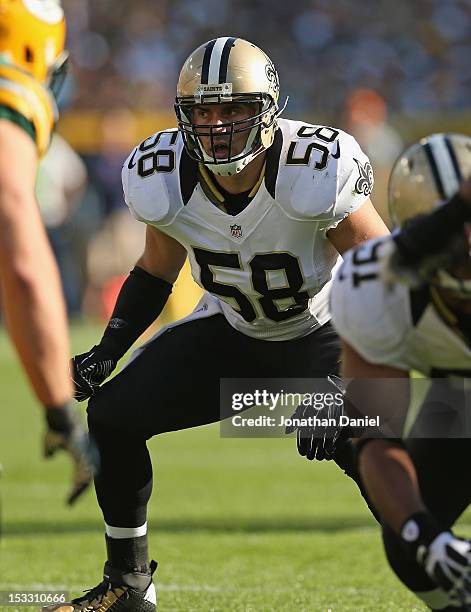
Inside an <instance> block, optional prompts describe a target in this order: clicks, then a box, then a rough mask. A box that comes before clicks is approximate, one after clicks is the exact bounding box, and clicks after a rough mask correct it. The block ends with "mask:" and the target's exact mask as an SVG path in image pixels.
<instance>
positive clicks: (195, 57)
mask: <svg viewBox="0 0 471 612" xmlns="http://www.w3.org/2000/svg"><path fill="white" fill-rule="evenodd" d="M279 94H280V84H279V80H278V74H277V72H276V69H275V66H274V65H273V62H272V61H271V59H270V58H269V57H268V56H267V55H266V54H265V53H264V52H263V51H262V50H261V49H259V48H258V47H256V46H255V45H254V44H252V43H250V42H248V41H246V40H243V39H242V38H234V37H221V38H216V39H214V40H210V41H209V42H206V43H204V44H203V45H201V46H200V47H198V48H197V49H196V50H195V51H193V53H191V55H190V56H189V57H188V59H187V60H186V61H185V63H184V64H183V68H182V70H181V73H180V77H179V79H178V85H177V96H176V99H175V112H176V115H177V119H178V127H179V129H180V131H181V133H182V135H183V139H184V142H185V147H186V150H187V152H188V154H189V155H190V157H192V158H193V159H195V160H197V161H199V162H200V163H203V164H205V165H206V166H207V167H208V168H209V169H210V170H211V171H212V172H214V173H215V174H219V175H225V176H230V175H233V174H237V173H238V172H240V171H241V170H242V169H243V168H244V167H245V166H246V165H247V164H248V163H249V162H250V161H252V159H254V157H256V156H257V155H259V154H260V153H262V152H263V151H265V150H266V149H268V147H270V146H271V144H272V142H273V138H274V134H275V130H276V127H277V124H276V119H277V117H278V116H279V115H280V113H281V112H282V110H283V109H281V110H280V109H279V108H278V98H279ZM225 102H233V103H234V102H237V103H247V104H253V103H257V104H258V108H259V111H258V112H257V113H256V114H255V115H254V116H253V117H251V118H250V121H249V122H248V121H247V120H244V121H232V122H230V123H224V124H222V125H219V126H218V128H219V129H220V128H227V136H228V138H229V142H230V143H232V138H233V136H234V134H236V133H240V132H248V135H247V141H246V144H245V147H244V149H243V150H242V151H241V152H240V153H238V154H237V155H232V153H231V146H229V153H228V157H225V158H222V159H221V158H218V157H217V156H216V152H215V150H214V141H213V137H214V135H215V132H214V131H213V130H214V126H209V125H201V124H199V125H197V124H195V123H194V121H193V116H192V115H193V113H192V109H193V107H194V106H195V105H196V104H198V105H201V104H222V103H225ZM285 106H286V105H285ZM196 128H198V129H196ZM202 131H203V132H204V134H203V133H202ZM201 135H205V136H209V137H210V140H211V143H212V147H211V148H212V153H211V154H209V153H208V152H207V151H206V150H205V149H204V147H203V146H202V143H201V139H200V138H199V136H201Z"/></svg>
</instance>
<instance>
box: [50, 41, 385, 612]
mask: <svg viewBox="0 0 471 612" xmlns="http://www.w3.org/2000/svg"><path fill="white" fill-rule="evenodd" d="M278 98H279V82H278V75H277V72H276V70H275V67H274V65H273V63H272V62H271V60H270V59H269V58H268V57H267V56H266V55H265V53H264V52H263V51H262V50H261V49H258V48H257V47H256V46H255V45H253V44H251V43H249V42H247V41H244V40H241V39H240V38H231V37H221V38H217V39H215V40H212V41H210V42H208V43H205V44H204V45H202V46H201V47H199V48H198V49H196V50H195V51H194V52H193V53H192V54H191V55H190V57H189V58H188V60H187V61H186V62H185V64H184V66H183V69H182V71H181V74H180V79H179V81H178V91H177V98H176V104H175V109H176V113H177V118H178V123H179V129H178V130H176V129H170V130H166V131H164V132H159V133H157V134H154V135H153V136H151V137H150V138H148V139H146V140H145V141H144V142H142V143H141V144H140V145H139V146H137V147H136V148H135V149H134V150H133V151H132V153H131V155H130V156H129V158H128V159H127V160H126V162H125V164H124V169H123V186H124V193H125V198H126V202H127V203H128V205H129V207H130V209H131V211H132V213H133V215H134V216H135V217H136V218H137V219H138V220H140V221H143V222H144V223H146V224H147V239H146V246H145V250H144V254H143V255H142V257H141V258H140V259H139V261H138V263H137V266H136V268H135V269H134V270H133V271H132V273H131V274H130V276H129V278H128V279H127V280H126V282H125V284H124V286H123V288H122V290H121V293H120V295H119V297H118V300H117V303H116V307H115V311H114V313H113V316H112V319H111V321H110V323H109V325H108V327H107V329H106V331H105V334H104V336H103V339H102V340H101V342H100V343H99V344H98V345H97V346H95V347H94V348H93V349H92V350H91V351H89V352H88V353H85V354H83V355H79V356H78V357H76V358H75V360H74V371H75V382H76V387H77V393H78V395H79V396H80V398H81V399H85V398H87V397H91V400H90V402H89V405H88V413H89V426H90V431H91V433H92V435H93V436H94V438H95V439H96V441H97V444H98V447H99V450H100V458H101V472H100V474H99V476H98V478H96V481H95V483H96V490H97V496H98V501H99V504H100V507H101V509H102V511H103V514H104V519H105V523H106V525H105V529H106V542H107V550H108V559H107V562H106V565H105V575H104V580H103V582H102V583H101V584H100V585H99V586H98V587H97V588H96V589H93V590H92V591H91V592H89V593H88V594H87V595H85V596H83V597H80V598H78V599H76V600H75V601H74V602H73V603H72V604H70V605H69V606H65V607H63V608H59V609H62V610H66V611H70V610H74V611H79V610H87V611H92V610H100V611H102V610H110V611H111V612H114V611H115V610H116V611H117V610H136V611H137V610H139V611H141V612H147V611H148V612H152V611H153V610H155V592H154V587H153V585H152V584H151V581H152V576H151V575H152V571H153V569H154V566H153V565H152V564H150V563H149V556H148V550H147V523H146V508H147V502H148V500H149V498H150V495H151V490H152V466H151V460H150V457H149V453H148V450H147V447H146V440H147V439H149V438H150V437H152V436H154V435H156V434H159V433H163V432H167V431H175V430H180V429H184V428H188V427H195V426H198V425H204V424H207V423H212V422H216V421H219V420H220V419H221V418H222V417H224V414H225V413H224V411H223V413H222V414H221V412H220V402H219V382H220V379H221V378H225V377H227V378H253V377H254V376H256V377H266V378H282V377H318V378H326V377H327V376H328V375H329V374H331V373H336V372H337V370H338V359H339V352H340V350H339V349H340V347H339V343H338V339H337V336H336V334H335V332H334V331H333V329H332V327H331V325H330V323H329V319H330V314H329V311H328V292H329V286H330V280H331V276H332V270H333V268H334V266H335V265H336V263H337V262H338V261H339V257H340V256H339V253H340V252H343V251H345V250H346V249H348V248H351V247H353V246H354V245H356V244H358V243H360V242H361V241H362V240H365V239H367V238H370V237H373V236H380V235H384V234H386V233H387V229H386V227H385V225H384V224H383V222H382V221H381V219H380V218H379V216H378V214H377V213H376V211H375V210H374V208H373V206H372V204H371V202H370V200H369V195H370V192H371V189H372V170H371V165H370V163H369V161H368V159H367V158H366V157H365V155H364V154H363V152H362V151H361V150H360V148H359V146H358V144H357V143H356V141H355V140H354V139H353V138H352V137H351V136H349V135H348V134H345V133H344V132H342V131H340V130H337V129H335V128H332V127H325V126H314V125H308V124H305V123H303V122H301V121H289V120H285V119H281V118H279V115H280V113H281V110H282V109H280V108H279V107H278ZM187 256H188V257H189V259H190V263H191V268H192V273H193V277H194V279H195V280H196V282H197V283H198V284H199V285H200V286H201V287H203V288H204V289H205V290H206V294H205V296H204V297H203V299H202V301H201V303H200V305H199V306H198V307H197V308H196V310H195V311H194V313H193V314H192V315H190V316H189V317H187V318H186V319H184V320H183V321H179V322H178V323H177V324H175V325H171V326H170V327H168V328H166V329H164V330H163V331H162V332H161V333H159V334H158V335H157V336H155V337H154V338H153V339H152V340H151V341H150V342H148V343H147V344H146V345H144V347H142V349H140V351H138V352H137V354H136V355H135V357H134V359H133V360H132V361H131V362H130V363H129V365H128V366H127V367H126V368H124V370H123V371H122V372H120V373H119V374H118V375H117V376H116V377H115V378H113V379H112V380H111V381H109V382H108V383H106V384H105V385H103V386H102V387H100V385H101V383H102V382H103V381H104V380H105V379H106V378H107V377H108V376H109V374H110V373H111V371H112V370H113V369H114V367H115V365H116V362H117V360H118V359H119V358H120V357H121V356H122V355H123V354H124V353H125V352H126V350H127V349H128V348H129V347H130V346H131V344H132V343H133V342H134V340H136V339H137V338H138V337H139V335H140V334H141V333H142V332H143V331H144V330H145V329H146V328H147V327H148V326H149V325H150V324H151V323H152V322H153V321H154V319H155V318H156V317H157V316H158V315H159V313H160V312H161V310H162V308H163V306H164V304H165V302H166V300H167V298H168V295H169V294H170V292H171V290H172V283H173V282H174V281H175V279H176V278H177V275H178V273H179V270H180V269H181V267H182V265H183V262H184V261H185V258H186V257H187ZM223 408H224V407H223ZM228 410H229V409H228ZM227 416H229V412H227ZM346 444H347V442H346V441H344V446H345V445H346ZM345 456H346V453H345ZM333 458H334V460H336V461H337V462H338V463H339V464H340V465H341V467H342V468H343V469H344V470H345V471H346V472H347V473H348V474H349V475H351V476H352V477H353V478H355V479H356V478H357V474H356V471H355V468H354V465H353V463H352V462H351V461H350V462H347V461H344V460H343V457H342V459H339V456H338V455H335V456H334V457H333Z"/></svg>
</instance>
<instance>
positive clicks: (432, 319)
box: [330, 236, 471, 376]
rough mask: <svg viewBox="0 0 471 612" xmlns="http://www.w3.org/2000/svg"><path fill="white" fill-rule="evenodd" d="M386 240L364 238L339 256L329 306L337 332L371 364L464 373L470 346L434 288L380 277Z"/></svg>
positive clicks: (440, 373)
mask: <svg viewBox="0 0 471 612" xmlns="http://www.w3.org/2000/svg"><path fill="white" fill-rule="evenodd" d="M389 240H391V237H389V236H387V237H383V238H376V239H373V240H368V241H367V242H365V243H363V244H362V245H360V246H359V247H356V248H355V249H351V250H350V251H348V252H347V253H346V254H345V255H344V262H343V263H342V265H341V266H340V268H339V270H338V274H337V275H336V277H335V279H334V281H333V286H332V292H331V303H330V306H331V312H332V319H333V323H334V325H335V327H336V328H337V331H338V333H339V334H340V336H341V337H342V338H344V339H345V341H346V342H348V343H349V344H350V345H351V346H352V347H353V348H354V349H355V350H356V351H357V352H358V353H359V354H360V355H361V356H362V357H363V358H364V359H366V360H367V361H369V362H371V363H376V364H382V365H389V366H391V367H395V368H399V369H401V370H412V369H413V370H417V371H419V372H422V373H423V374H425V375H427V376H444V375H446V374H451V373H456V374H463V375H469V374H466V371H468V372H469V371H470V370H471V348H470V346H469V345H468V344H467V342H466V341H465V339H464V338H463V336H462V335H461V334H460V332H459V330H457V329H456V328H454V327H453V326H452V325H451V323H450V321H449V320H448V317H447V316H446V307H445V308H444V305H443V303H442V302H441V300H440V297H439V295H438V294H437V292H436V290H435V289H433V288H430V287H428V286H426V287H423V288H421V289H417V290H410V289H409V288H408V287H405V286H404V285H401V284H395V285H394V286H392V287H390V288H389V287H387V286H386V285H385V284H384V282H383V281H382V279H381V278H380V275H379V270H380V265H381V258H382V256H383V250H384V245H385V243H386V242H387V241H389Z"/></svg>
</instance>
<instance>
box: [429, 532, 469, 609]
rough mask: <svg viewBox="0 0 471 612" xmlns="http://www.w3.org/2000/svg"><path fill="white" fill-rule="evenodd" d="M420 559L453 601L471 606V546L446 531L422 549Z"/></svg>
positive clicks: (433, 578) (432, 577)
mask: <svg viewBox="0 0 471 612" xmlns="http://www.w3.org/2000/svg"><path fill="white" fill-rule="evenodd" d="M417 559H418V561H419V563H421V565H422V566H423V567H424V569H425V571H426V572H427V574H428V575H429V576H430V578H431V579H432V580H433V581H434V582H435V583H436V584H437V585H438V586H440V587H441V588H442V589H443V590H444V591H446V592H447V593H448V594H449V597H450V601H452V602H456V603H458V602H459V604H461V605H463V604H465V605H466V604H471V542H469V541H468V540H463V539H462V538H457V537H456V536H455V535H454V534H452V533H451V532H449V531H443V532H441V533H440V534H438V536H436V538H435V539H434V540H433V541H432V542H431V543H430V544H429V545H428V546H427V547H425V546H421V547H419V550H418V552H417Z"/></svg>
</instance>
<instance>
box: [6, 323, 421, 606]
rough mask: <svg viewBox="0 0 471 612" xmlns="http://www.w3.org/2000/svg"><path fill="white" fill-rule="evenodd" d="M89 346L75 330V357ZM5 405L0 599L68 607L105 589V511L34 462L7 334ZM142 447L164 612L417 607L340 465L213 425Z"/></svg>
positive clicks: (60, 468) (89, 335)
mask: <svg viewBox="0 0 471 612" xmlns="http://www.w3.org/2000/svg"><path fill="white" fill-rule="evenodd" d="M97 336H98V332H97V331H96V330H95V329H94V328H92V327H91V326H85V325H82V326H79V327H76V328H75V329H74V331H73V338H74V348H75V350H86V349H88V348H89V346H90V345H92V344H93V341H94V340H96V338H97ZM182 384H185V381H182ZM157 402H158V390H157V389H156V406H157ZM0 405H1V428H0V463H2V464H3V476H2V479H1V481H0V485H1V486H0V488H1V495H2V498H3V523H4V525H3V539H2V541H1V543H0V553H1V555H0V590H3V591H5V590H9V589H12V590H17V591H21V590H31V589H65V590H68V591H70V592H71V594H72V595H74V596H76V595H77V594H79V592H80V591H82V590H83V589H85V588H90V587H92V586H95V584H97V583H98V582H99V580H100V578H101V571H102V566H103V562H104V560H105V559H104V537H103V527H102V521H101V517H100V513H99V511H98V509H97V504H96V501H95V496H94V492H93V491H89V492H87V494H86V495H85V496H84V497H83V498H82V499H81V500H80V501H79V502H78V503H77V505H76V506H75V507H74V508H72V509H69V508H67V507H66V506H65V504H64V498H65V495H66V491H67V484H68V474H69V468H70V465H69V463H68V461H67V459H66V458H65V457H57V458H55V459H53V460H51V461H50V462H46V461H43V460H42V459H41V456H40V455H41V451H40V432H41V430H42V421H41V418H40V411H39V410H38V408H37V406H36V405H35V403H34V401H33V399H32V397H31V394H30V392H29V390H28V388H27V386H26V384H25V380H24V377H23V375H22V374H21V373H20V371H19V368H18V366H17V364H16V362H15V361H14V359H13V355H12V351H11V349H10V348H9V345H8V343H7V341H6V339H5V336H4V335H0ZM183 408H184V407H182V406H167V407H166V408H165V409H167V410H181V409H183ZM110 410H112V406H110ZM150 448H151V453H152V457H153V463H154V476H155V480H154V493H153V496H152V500H151V503H150V506H149V524H150V543H151V552H152V556H153V557H154V558H155V559H157V560H158V562H159V569H158V570H157V574H156V583H157V588H158V592H159V600H160V607H159V610H161V611H162V612H170V611H177V610H178V611H190V610H202V611H210V610H217V611H219V610H220V611H224V612H232V611H234V612H236V611H246V612H249V611H250V612H259V611H260V612H261V611H268V610H274V611H289V612H301V611H307V610H309V611H316V612H317V611H324V612H327V611H328V610H331V611H332V612H337V611H352V612H360V611H367V610H368V611H370V610H371V611H374V612H381V611H388V612H399V611H406V610H407V611H408V612H410V611H412V610H416V611H418V610H424V609H425V608H424V607H423V606H421V605H420V604H419V603H418V602H417V601H416V600H415V598H414V597H413V596H412V595H410V594H409V593H408V592H407V591H406V590H405V589H404V588H403V587H402V585H401V584H400V583H399V582H398V581H397V580H396V578H395V577H394V576H393V575H392V573H391V572H390V570H389V568H388V566H387V564H386V562H385V560H384V557H383V553H382V548H381V543H380V537H379V531H378V529H377V527H376V524H375V523H374V521H373V520H372V518H370V516H369V514H368V511H367V510H366V509H365V507H364V504H363V503H362V500H361V498H360V496H359V494H358V493H357V491H356V489H355V487H354V485H353V484H352V483H351V482H350V481H348V479H347V478H346V477H344V476H343V475H342V474H341V473H340V471H339V470H338V468H336V466H335V465H332V464H330V463H326V462H324V463H322V464H320V463H311V462H308V461H306V460H304V459H302V458H301V457H299V456H298V455H297V453H296V445H295V440H294V439H292V438H291V439H262V440H253V439H252V440H247V439H246V440H243V439H221V438H220V437H219V430H218V427H217V426H211V427H205V428H200V429H197V430H191V431H185V432H178V433H174V434H168V435H165V436H160V437H159V438H157V439H154V440H152V442H151V443H150ZM0 608H1V606H0ZM14 609H15V608H13V607H5V608H2V612H3V610H4V611H5V612H12V610H14ZM18 609H19V610H21V611H22V612H23V611H27V610H33V609H36V608H26V607H23V608H18Z"/></svg>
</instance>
